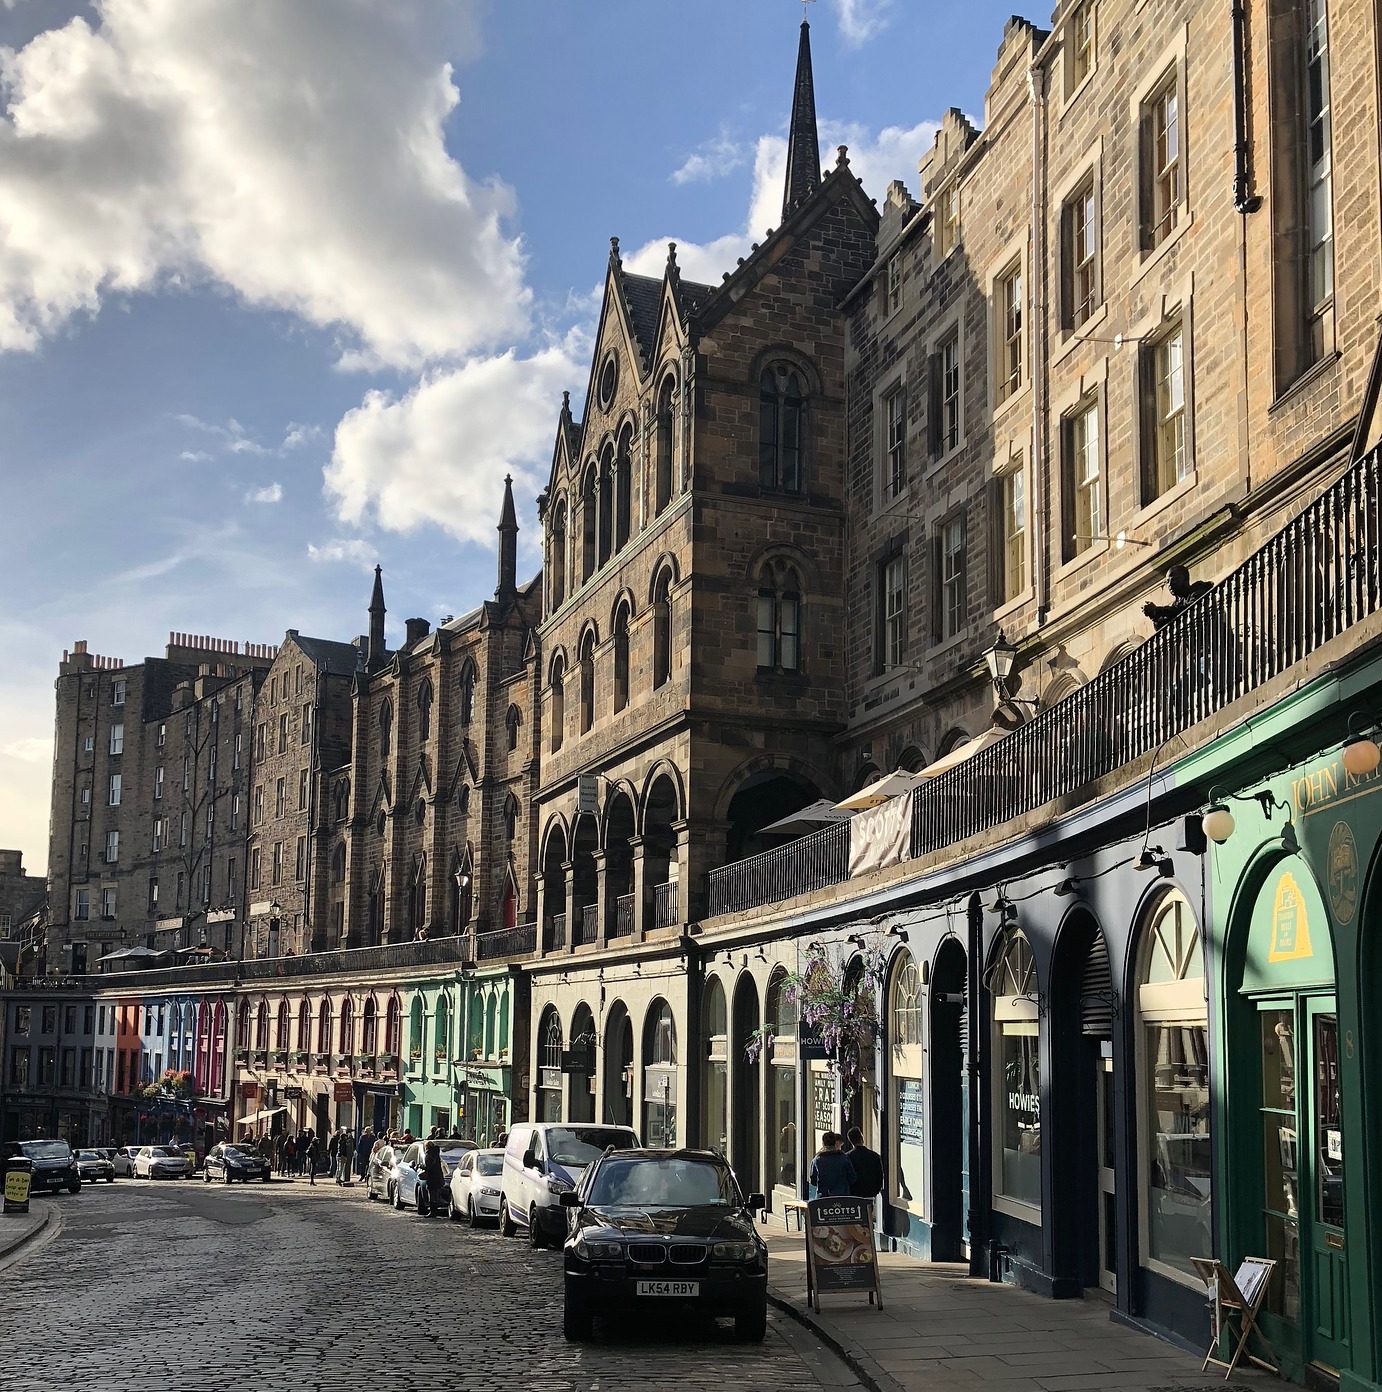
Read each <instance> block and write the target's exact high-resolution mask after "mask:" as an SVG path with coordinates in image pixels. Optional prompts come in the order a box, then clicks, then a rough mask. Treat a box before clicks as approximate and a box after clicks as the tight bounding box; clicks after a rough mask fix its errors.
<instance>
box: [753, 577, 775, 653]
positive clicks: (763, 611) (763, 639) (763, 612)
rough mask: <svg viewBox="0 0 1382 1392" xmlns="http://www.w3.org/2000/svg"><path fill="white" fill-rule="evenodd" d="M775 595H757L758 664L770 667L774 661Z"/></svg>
mask: <svg viewBox="0 0 1382 1392" xmlns="http://www.w3.org/2000/svg"><path fill="white" fill-rule="evenodd" d="M775 608H776V604H775V596H773V595H772V594H771V593H767V592H763V593H760V594H759V596H758V665H759V666H760V667H771V666H773V663H774V657H775V656H776V654H775V651H774V650H775V648H776V647H777V642H776V637H777V634H776V627H777V626H776V623H775V618H776V615H775V613H774V609H775Z"/></svg>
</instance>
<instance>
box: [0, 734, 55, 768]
mask: <svg viewBox="0 0 1382 1392" xmlns="http://www.w3.org/2000/svg"><path fill="white" fill-rule="evenodd" d="M0 755H3V756H4V757H5V758H7V759H17V760H18V761H19V762H20V763H21V764H48V763H51V762H52V759H53V738H52V736H51V735H23V736H21V737H20V738H19V739H12V740H10V741H8V743H6V744H0Z"/></svg>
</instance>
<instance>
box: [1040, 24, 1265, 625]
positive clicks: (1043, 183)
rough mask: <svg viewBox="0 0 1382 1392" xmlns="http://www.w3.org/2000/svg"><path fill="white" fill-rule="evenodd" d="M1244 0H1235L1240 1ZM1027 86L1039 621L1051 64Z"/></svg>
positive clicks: (1047, 534)
mask: <svg viewBox="0 0 1382 1392" xmlns="http://www.w3.org/2000/svg"><path fill="white" fill-rule="evenodd" d="M1237 2H1238V0H1235V3H1237ZM1027 89H1028V92H1029V93H1030V96H1031V102H1032V169H1031V177H1032V212H1031V232H1030V245H1031V265H1030V267H1029V269H1028V281H1029V283H1030V286H1031V294H1030V296H1029V302H1030V305H1031V325H1030V328H1029V331H1028V341H1029V342H1030V343H1031V345H1032V347H1031V366H1032V450H1031V457H1032V523H1033V525H1032V526H1031V528H1030V531H1031V534H1032V538H1033V545H1032V590H1033V595H1034V597H1035V600H1036V613H1037V623H1038V624H1041V623H1044V622H1045V621H1046V615H1047V612H1048V611H1049V610H1050V607H1051V597H1050V569H1051V567H1050V558H1051V487H1050V459H1049V453H1048V450H1047V439H1046V419H1047V391H1046V386H1047V384H1046V360H1047V359H1046V329H1047V323H1046V211H1047V210H1046V70H1045V68H1044V67H1043V66H1042V65H1041V62H1040V61H1039V56H1038V61H1036V62H1033V63H1032V65H1031V66H1030V67H1029V68H1028V69H1027Z"/></svg>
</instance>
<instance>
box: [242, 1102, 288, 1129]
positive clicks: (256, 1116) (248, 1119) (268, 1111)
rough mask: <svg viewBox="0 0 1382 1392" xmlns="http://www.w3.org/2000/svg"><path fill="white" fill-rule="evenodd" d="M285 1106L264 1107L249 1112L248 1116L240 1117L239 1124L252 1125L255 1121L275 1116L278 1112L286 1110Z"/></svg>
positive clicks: (266, 1119)
mask: <svg viewBox="0 0 1382 1392" xmlns="http://www.w3.org/2000/svg"><path fill="white" fill-rule="evenodd" d="M287 1110H288V1109H287V1107H265V1108H264V1110H263V1111H262V1112H251V1113H250V1114H249V1116H242V1117H241V1118H240V1125H241V1126H253V1125H254V1123H255V1122H256V1121H268V1119H269V1118H270V1117H276V1116H277V1115H278V1114H279V1113H280V1112H286V1111H287Z"/></svg>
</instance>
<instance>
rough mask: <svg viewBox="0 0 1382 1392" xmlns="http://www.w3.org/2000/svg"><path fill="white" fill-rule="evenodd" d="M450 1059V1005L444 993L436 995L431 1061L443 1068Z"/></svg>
mask: <svg viewBox="0 0 1382 1392" xmlns="http://www.w3.org/2000/svg"><path fill="white" fill-rule="evenodd" d="M450 1057H451V1003H450V1002H449V1001H448V1000H447V999H446V992H445V991H442V992H439V993H438V995H437V1021H436V1026H435V1028H434V1029H433V1031H432V1061H433V1063H434V1064H435V1065H436V1066H437V1067H438V1068H445V1067H446V1061H447V1059H449V1058H450Z"/></svg>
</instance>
